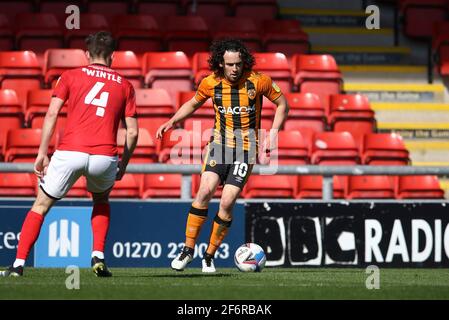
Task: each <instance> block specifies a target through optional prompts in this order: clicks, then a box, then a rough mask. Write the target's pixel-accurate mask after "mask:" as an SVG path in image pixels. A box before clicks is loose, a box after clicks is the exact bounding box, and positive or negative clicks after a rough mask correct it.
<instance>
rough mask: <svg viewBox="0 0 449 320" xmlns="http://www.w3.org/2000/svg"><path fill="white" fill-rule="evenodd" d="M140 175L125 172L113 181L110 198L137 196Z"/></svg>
mask: <svg viewBox="0 0 449 320" xmlns="http://www.w3.org/2000/svg"><path fill="white" fill-rule="evenodd" d="M141 180H142V175H141V174H130V173H126V174H125V175H124V176H123V177H122V180H118V181H115V184H114V187H113V188H112V190H111V193H110V194H109V196H110V197H111V198H139V196H140V193H139V191H140V185H141Z"/></svg>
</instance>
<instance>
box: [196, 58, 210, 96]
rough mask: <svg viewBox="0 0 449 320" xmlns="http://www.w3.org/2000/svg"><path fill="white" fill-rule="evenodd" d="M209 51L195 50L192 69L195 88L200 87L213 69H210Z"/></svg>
mask: <svg viewBox="0 0 449 320" xmlns="http://www.w3.org/2000/svg"><path fill="white" fill-rule="evenodd" d="M208 59H209V52H195V54H194V55H193V57H192V70H193V76H194V80H193V82H194V83H195V88H198V86H199V84H200V82H201V80H203V79H204V78H205V77H207V76H208V75H209V74H211V73H212V71H211V70H210V69H209V62H208Z"/></svg>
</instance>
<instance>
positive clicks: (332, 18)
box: [279, 1, 394, 28]
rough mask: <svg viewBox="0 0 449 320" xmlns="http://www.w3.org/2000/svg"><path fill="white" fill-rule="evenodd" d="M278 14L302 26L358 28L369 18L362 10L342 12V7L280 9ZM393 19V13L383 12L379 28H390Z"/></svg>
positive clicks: (389, 11)
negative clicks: (298, 21)
mask: <svg viewBox="0 0 449 320" xmlns="http://www.w3.org/2000/svg"><path fill="white" fill-rule="evenodd" d="M311 2H312V1H311ZM312 3H315V1H313V2H312ZM340 4H343V3H340ZM279 14H280V16H281V18H283V19H297V20H300V21H301V25H302V26H335V27H360V26H364V25H365V24H366V19H367V17H369V14H367V13H366V12H365V9H364V8H363V10H347V9H346V10H344V9H342V7H339V8H337V9H329V8H324V9H317V8H281V9H280V10H279ZM393 19H394V16H393V11H391V10H383V11H382V14H381V15H380V26H381V27H382V28H384V27H392V26H393V21H394V20H393Z"/></svg>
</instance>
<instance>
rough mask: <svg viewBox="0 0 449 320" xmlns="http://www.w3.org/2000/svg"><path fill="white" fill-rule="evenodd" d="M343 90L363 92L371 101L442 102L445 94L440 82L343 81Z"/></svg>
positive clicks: (353, 92) (351, 92) (352, 92)
mask: <svg viewBox="0 0 449 320" xmlns="http://www.w3.org/2000/svg"><path fill="white" fill-rule="evenodd" d="M385 78H386V77H385ZM385 80H388V79H385ZM344 91H345V92H346V93H350V94H355V93H360V94H364V95H366V96H367V97H368V99H369V100H370V101H371V102H406V103H410V102H413V103H416V102H428V103H429V102H430V103H443V102H445V95H446V88H445V87H444V85H443V84H441V83H435V84H415V83H400V82H392V83H387V82H384V83H381V82H365V83H362V82H345V84H344Z"/></svg>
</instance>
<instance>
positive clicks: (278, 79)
mask: <svg viewBox="0 0 449 320" xmlns="http://www.w3.org/2000/svg"><path fill="white" fill-rule="evenodd" d="M254 58H255V59H256V64H255V66H254V70H256V71H259V72H262V73H265V74H267V75H269V76H270V77H271V79H272V80H273V81H274V82H275V83H276V84H277V85H278V86H279V88H280V89H281V91H282V92H283V93H287V92H290V91H292V84H293V79H292V76H291V71H290V67H289V65H288V61H287V57H286V56H285V55H284V54H283V53H273V52H268V53H254Z"/></svg>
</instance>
